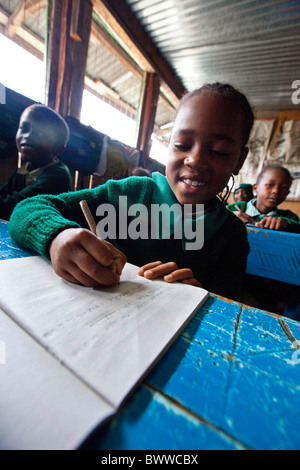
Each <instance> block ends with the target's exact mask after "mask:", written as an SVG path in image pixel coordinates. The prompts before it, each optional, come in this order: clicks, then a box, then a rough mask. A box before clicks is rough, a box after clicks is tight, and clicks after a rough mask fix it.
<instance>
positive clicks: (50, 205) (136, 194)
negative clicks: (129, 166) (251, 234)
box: [9, 173, 249, 300]
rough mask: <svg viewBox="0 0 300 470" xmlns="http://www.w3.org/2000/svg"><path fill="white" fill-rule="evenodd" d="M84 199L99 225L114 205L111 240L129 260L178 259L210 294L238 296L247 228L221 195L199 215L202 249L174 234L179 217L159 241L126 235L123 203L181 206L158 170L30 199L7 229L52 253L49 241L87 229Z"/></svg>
mask: <svg viewBox="0 0 300 470" xmlns="http://www.w3.org/2000/svg"><path fill="white" fill-rule="evenodd" d="M125 197H126V198H125ZM82 199H85V200H86V201H87V203H88V206H89V208H90V210H91V212H92V214H93V216H94V218H95V220H96V222H97V223H98V226H99V224H100V223H101V220H99V211H100V209H101V210H102V209H103V208H105V206H103V204H109V205H112V206H113V208H115V215H116V220H115V222H116V225H115V232H116V234H117V239H113V238H112V236H111V237H110V239H109V241H111V242H112V243H113V244H114V245H115V246H116V247H117V248H118V249H120V250H121V251H122V252H123V253H125V255H126V256H127V258H128V261H129V262H130V263H133V264H135V265H137V266H142V265H144V264H146V263H148V262H151V261H162V262H168V261H175V262H176V263H177V264H178V266H179V268H190V269H191V270H192V271H193V274H194V277H195V278H196V279H198V280H199V281H200V282H201V284H202V285H203V287H204V288H205V289H207V290H209V291H210V292H213V293H216V294H220V295H223V296H225V297H228V298H231V299H237V300H238V299H240V295H241V288H242V281H243V277H244V273H245V269H246V261H247V255H248V252H249V245H248V241H247V232H246V229H245V226H244V224H243V223H242V222H241V221H240V220H239V219H238V218H237V217H236V216H235V215H234V214H231V213H230V212H229V211H227V210H226V208H225V206H224V205H223V204H222V203H221V202H220V201H219V200H218V199H217V198H215V199H214V200H213V201H212V203H211V204H210V206H209V210H208V211H206V212H205V213H204V214H201V215H200V216H199V217H201V218H204V244H203V246H202V248H201V249H197V250H194V249H187V244H186V242H187V239H186V238H185V237H182V238H181V239H178V238H176V234H175V229H174V227H175V221H173V224H172V223H171V228H170V236H169V238H164V234H163V233H160V234H158V238H155V239H154V238H153V237H150V236H148V238H137V239H133V238H132V237H129V236H128V234H127V236H126V234H124V224H123V225H122V224H121V221H122V220H123V221H124V217H127V219H126V220H127V225H126V227H128V230H129V227H130V224H131V223H132V221H134V217H133V216H129V215H128V213H126V210H125V211H124V207H123V206H124V201H126V204H127V208H129V207H131V206H133V204H141V205H143V210H144V212H145V210H147V211H148V215H149V214H150V213H151V208H153V205H155V204H159V205H162V204H167V205H168V206H169V207H171V206H172V205H173V204H178V201H177V199H176V198H175V196H174V193H173V192H172V190H171V188H170V186H169V184H168V182H167V179H166V178H165V176H163V175H161V174H160V173H153V175H152V178H148V177H130V178H126V179H124V180H110V181H108V182H107V183H105V184H104V185H101V186H98V187H96V188H93V189H87V190H81V191H75V192H69V193H64V194H60V195H58V196H50V195H49V196H46V195H42V196H36V197H34V198H31V199H27V200H25V201H23V202H21V203H20V204H18V205H17V207H16V208H15V210H14V212H13V214H12V216H11V219H10V224H9V231H10V234H11V236H12V238H13V239H14V240H15V241H16V242H17V243H19V244H20V245H22V246H24V247H26V248H28V249H31V250H35V251H37V252H39V253H40V254H42V255H43V256H44V257H46V258H47V257H49V252H48V249H49V245H50V243H51V241H52V239H53V238H54V237H55V236H56V235H57V234H58V233H59V232H60V231H62V230H64V229H67V228H72V227H73V228H76V227H85V228H87V224H86V221H85V219H84V216H83V214H82V212H81V209H80V206H79V202H80V201H81V200H82ZM120 201H122V203H121V202H120ZM134 207H135V208H137V207H138V206H134ZM99 208H100V209H99ZM125 209H126V208H125ZM97 214H98V215H97ZM102 220H103V219H102ZM148 222H149V219H148ZM121 225H122V226H121ZM121 232H122V233H121ZM120 233H121V235H120ZM149 234H150V232H149V233H148V235H149Z"/></svg>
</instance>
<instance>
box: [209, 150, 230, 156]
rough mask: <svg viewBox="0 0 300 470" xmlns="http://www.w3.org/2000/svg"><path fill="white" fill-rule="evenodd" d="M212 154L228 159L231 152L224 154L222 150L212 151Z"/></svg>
mask: <svg viewBox="0 0 300 470" xmlns="http://www.w3.org/2000/svg"><path fill="white" fill-rule="evenodd" d="M211 153H212V154H213V155H215V156H216V157H227V155H229V153H230V152H224V151H221V150H214V149H212V150H211Z"/></svg>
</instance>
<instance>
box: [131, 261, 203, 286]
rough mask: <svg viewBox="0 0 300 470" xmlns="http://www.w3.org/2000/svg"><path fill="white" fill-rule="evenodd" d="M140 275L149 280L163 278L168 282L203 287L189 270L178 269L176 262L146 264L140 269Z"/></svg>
mask: <svg viewBox="0 0 300 470" xmlns="http://www.w3.org/2000/svg"><path fill="white" fill-rule="evenodd" d="M138 275H139V276H144V277H145V278H147V279H157V278H159V277H163V280H164V281H166V282H178V281H180V282H183V283H184V284H189V285H191V286H196V287H202V284H200V282H199V281H198V280H197V279H195V278H194V275H193V271H192V270H191V269H189V268H181V269H178V266H177V264H176V263H175V262H174V261H170V262H169V263H162V262H161V261H154V262H152V263H148V264H145V265H144V266H142V267H140V268H139V269H138Z"/></svg>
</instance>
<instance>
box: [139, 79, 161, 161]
mask: <svg viewBox="0 0 300 470" xmlns="http://www.w3.org/2000/svg"><path fill="white" fill-rule="evenodd" d="M159 88H160V79H159V76H158V75H157V74H156V73H151V72H147V73H146V74H145V79H144V83H143V90H142V98H141V104H140V109H139V116H138V125H137V139H136V147H137V148H138V149H140V150H141V151H142V152H143V165H144V167H145V168H146V167H147V161H148V158H149V153H150V148H151V135H152V132H153V129H154V120H155V114H156V108H157V102H158V97H159Z"/></svg>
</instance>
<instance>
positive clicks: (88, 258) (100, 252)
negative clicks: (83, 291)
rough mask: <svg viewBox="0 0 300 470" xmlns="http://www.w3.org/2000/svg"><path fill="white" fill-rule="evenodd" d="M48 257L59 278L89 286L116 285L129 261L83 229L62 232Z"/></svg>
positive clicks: (54, 242)
mask: <svg viewBox="0 0 300 470" xmlns="http://www.w3.org/2000/svg"><path fill="white" fill-rule="evenodd" d="M49 254H50V258H51V262H52V266H53V269H54V271H55V272H56V274H57V275H58V276H60V277H62V278H63V279H65V280H66V281H69V282H73V283H75V284H83V285H84V286H87V287H96V286H98V285H105V286H112V285H115V284H117V283H118V282H119V280H120V275H121V272H122V269H123V267H124V265H125V263H126V261H127V258H126V256H125V255H124V254H123V253H122V252H121V251H119V250H117V248H115V247H114V246H113V245H112V244H111V243H109V242H106V241H103V240H100V239H99V238H98V237H97V236H96V235H94V234H93V233H92V232H90V231H89V230H86V229H83V228H70V229H66V230H63V231H62V232H60V233H59V234H58V235H57V236H56V237H55V238H54V239H53V241H52V243H51V245H50V249H49Z"/></svg>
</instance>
